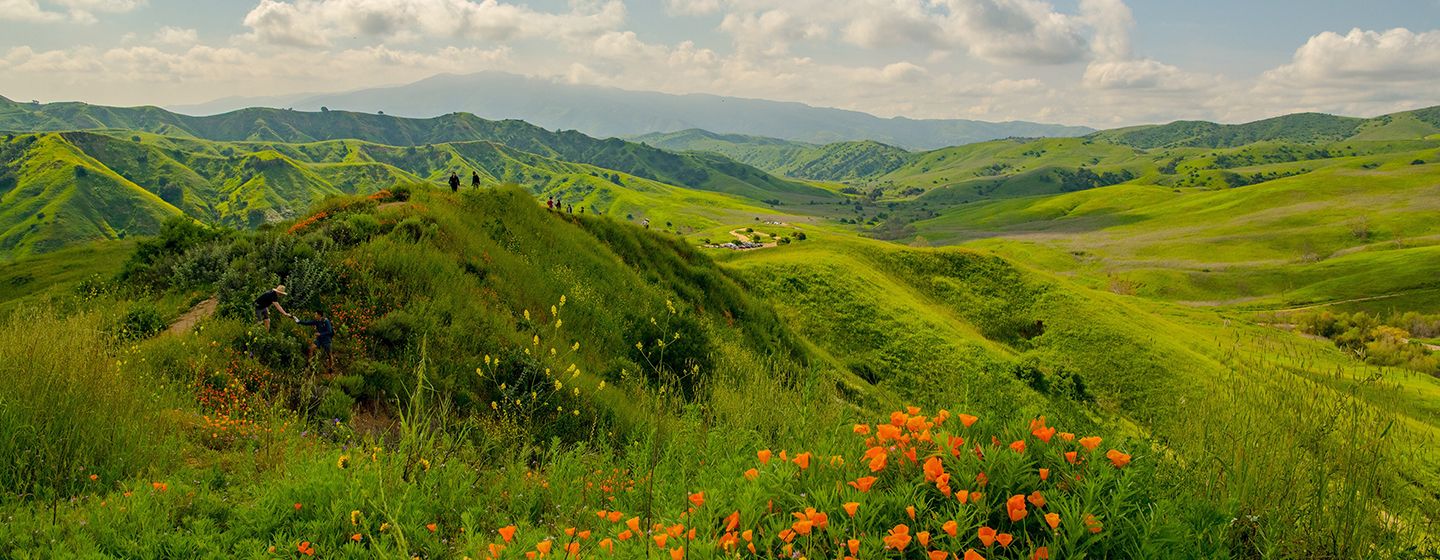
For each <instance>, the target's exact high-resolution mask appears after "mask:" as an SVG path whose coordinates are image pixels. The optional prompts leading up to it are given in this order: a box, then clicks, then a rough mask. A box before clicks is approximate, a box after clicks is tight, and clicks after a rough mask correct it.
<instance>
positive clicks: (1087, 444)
mask: <svg viewBox="0 0 1440 560" xmlns="http://www.w3.org/2000/svg"><path fill="white" fill-rule="evenodd" d="M1080 447H1084V448H1085V449H1086V450H1088V451H1094V450H1095V448H1096V447H1100V438H1099V437H1098V436H1090V437H1083V438H1080Z"/></svg>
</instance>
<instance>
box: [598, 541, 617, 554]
mask: <svg viewBox="0 0 1440 560" xmlns="http://www.w3.org/2000/svg"><path fill="white" fill-rule="evenodd" d="M600 550H603V551H605V552H608V553H611V554H614V553H615V541H614V540H611V539H608V538H607V539H601V540H600Z"/></svg>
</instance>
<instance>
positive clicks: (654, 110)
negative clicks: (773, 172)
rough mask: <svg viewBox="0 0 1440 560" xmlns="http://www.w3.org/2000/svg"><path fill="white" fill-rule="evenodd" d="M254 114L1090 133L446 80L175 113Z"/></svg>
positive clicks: (917, 134)
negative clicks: (463, 115) (249, 110)
mask: <svg viewBox="0 0 1440 560" xmlns="http://www.w3.org/2000/svg"><path fill="white" fill-rule="evenodd" d="M252 106H272V107H289V108H294V109H297V110H302V111H317V110H319V109H320V108H321V107H329V108H331V109H344V110H349V111H361V112H376V111H384V112H385V113H387V114H392V115H401V116H408V117H422V118H423V117H434V116H438V115H443V114H446V113H450V112H456V111H461V112H468V113H474V114H475V115H478V116H480V117H484V118H487V119H520V120H524V121H527V122H530V123H533V124H536V125H539V126H542V127H545V128H549V129H552V130H578V131H580V132H584V133H586V134H589V135H591V136H597V137H611V136H615V137H620V136H633V135H639V134H648V133H653V132H674V131H680V130H686V129H692V128H700V129H705V130H709V131H712V132H719V133H730V134H748V135H757V136H770V137H774V138H781V139H786V140H796V141H801V142H811V143H829V142H842V141H849V140H874V141H878V142H883V143H886V144H891V145H895V146H900V147H903V148H907V149H933V148H940V147H944V146H954V145H958V144H969V143H973V142H982V141H985V140H994V139H997V138H1007V137H1011V136H1024V137H1039V136H1082V135H1085V134H1089V133H1091V132H1094V129H1091V128H1088V127H1083V126H1063V125H1055V124H1040V123H1033V122H1024V121H1012V122H1000V123H993V122H984V121H972V120H963V119H910V118H906V117H895V118H889V119H886V118H881V117H877V116H874V115H871V114H868V113H861V112H857V111H847V110H843V109H831V108H823V107H812V106H809V105H805V104H802V103H792V102H780V101H768V100H762V99H744V98H737V97H722V96H718V95H709V94H687V95H674V94H668V93H658V92H644V91H627V90H622V89H615V88H606V87H598V86H588V85H574V84H565V83H558V82H554V81H550V80H546V79H541V78H533V77H527V76H521V75H517V74H510V73H505V72H480V73H476V74H467V75H448V74H442V75H438V76H434V77H431V78H427V79H425V80H421V81H418V82H415V83H412V84H408V85H403V86H396V87H387V88H373V89H364V90H359V91H352V92H344V93H326V94H315V95H310V96H295V95H287V96H277V97H273V98H229V99H221V100H217V101H213V102H210V103H204V104H199V105H188V106H176V107H171V108H172V109H173V110H175V111H178V112H181V113H187V114H195V115H209V114H216V113H223V112H227V111H232V110H235V109H240V108H245V107H252Z"/></svg>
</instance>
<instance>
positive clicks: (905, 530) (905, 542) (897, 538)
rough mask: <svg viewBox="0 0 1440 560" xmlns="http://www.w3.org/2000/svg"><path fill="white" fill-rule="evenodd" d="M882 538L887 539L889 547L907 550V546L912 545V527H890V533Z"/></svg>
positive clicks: (886, 544)
mask: <svg viewBox="0 0 1440 560" xmlns="http://www.w3.org/2000/svg"><path fill="white" fill-rule="evenodd" d="M881 540H883V541H885V546H886V547H887V548H893V549H895V550H905V547H907V546H910V527H908V526H905V525H896V526H895V528H893V529H890V534H888V535H885V537H884V538H882V539H881Z"/></svg>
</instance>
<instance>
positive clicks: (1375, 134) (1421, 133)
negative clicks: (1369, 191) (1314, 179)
mask: <svg viewBox="0 0 1440 560" xmlns="http://www.w3.org/2000/svg"><path fill="white" fill-rule="evenodd" d="M1436 133H1440V107H1430V108H1427V109H1418V110H1415V111H1406V112H1401V113H1395V114H1391V115H1384V116H1380V117H1375V118H1373V119H1358V118H1352V117H1337V116H1334V115H1325V114H1320V113H1300V114H1294V115H1285V116H1280V117H1275V118H1271V119H1265V120H1260V121H1255V122H1250V123H1244V124H1216V123H1212V122H1204V121H1177V122H1173V123H1170V124H1165V125H1152V126H1140V127H1132V128H1122V129H1117V130H1107V131H1103V132H1097V133H1095V134H1092V135H1090V136H1088V138H1092V139H1096V140H1103V141H1107V142H1114V143H1116V144H1124V145H1127V146H1134V147H1137V148H1145V149H1150V148H1179V147H1191V148H1234V147H1238V146H1243V145H1246V144H1252V143H1255V142H1273V141H1279V142H1296V143H1330V142H1340V141H1343V140H1347V139H1350V138H1355V139H1357V140H1395V139H1401V138H1423V137H1425V136H1429V135H1431V134H1436Z"/></svg>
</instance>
